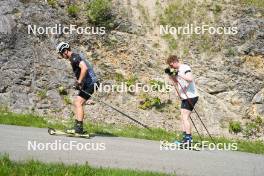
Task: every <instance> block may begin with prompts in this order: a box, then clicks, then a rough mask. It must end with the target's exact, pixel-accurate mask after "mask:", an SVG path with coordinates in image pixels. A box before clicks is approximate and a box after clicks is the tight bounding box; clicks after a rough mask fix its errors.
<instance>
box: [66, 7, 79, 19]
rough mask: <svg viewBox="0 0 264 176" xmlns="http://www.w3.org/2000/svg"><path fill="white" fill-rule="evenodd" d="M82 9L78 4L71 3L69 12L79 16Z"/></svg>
mask: <svg viewBox="0 0 264 176" xmlns="http://www.w3.org/2000/svg"><path fill="white" fill-rule="evenodd" d="M79 11H80V9H79V7H78V6H77V5H70V6H69V7H68V14H69V15H70V16H72V17H77V15H78V13H79Z"/></svg>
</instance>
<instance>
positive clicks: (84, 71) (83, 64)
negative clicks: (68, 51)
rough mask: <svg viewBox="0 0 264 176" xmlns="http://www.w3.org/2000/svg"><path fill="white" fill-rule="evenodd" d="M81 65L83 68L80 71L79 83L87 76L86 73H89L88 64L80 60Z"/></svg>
mask: <svg viewBox="0 0 264 176" xmlns="http://www.w3.org/2000/svg"><path fill="white" fill-rule="evenodd" d="M79 67H80V68H81V73H80V77H79V79H78V82H79V83H82V81H83V79H84V77H85V76H86V73H87V70H88V67H87V65H86V64H85V62H84V61H81V62H80V64H79Z"/></svg>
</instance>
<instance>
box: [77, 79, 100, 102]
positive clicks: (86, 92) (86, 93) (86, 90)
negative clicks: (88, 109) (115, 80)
mask: <svg viewBox="0 0 264 176" xmlns="http://www.w3.org/2000/svg"><path fill="white" fill-rule="evenodd" d="M96 85H97V86H99V82H96V83H94V84H93V85H90V86H86V85H85V86H84V87H83V89H82V90H80V91H79V94H78V96H80V97H82V98H83V99H85V100H88V99H89V98H91V95H92V94H93V93H94V91H95V90H96V89H97V86H96Z"/></svg>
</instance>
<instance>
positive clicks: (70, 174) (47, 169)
mask: <svg viewBox="0 0 264 176" xmlns="http://www.w3.org/2000/svg"><path fill="white" fill-rule="evenodd" d="M0 175H18V176H19V175H35V176H46V175H54V176H55V175H56V176H66V175H67V176H74V175H78V176H86V175H89V176H104V175H112V176H122V175H126V176H138V175H141V176H154V175H155V176H165V175H166V174H162V173H155V172H141V171H135V170H125V169H109V168H93V167H91V166H89V165H88V164H84V165H64V164H63V163H56V164H55V163H51V164H46V163H42V162H39V161H34V160H31V161H25V162H14V161H11V160H10V159H9V157H8V156H7V155H2V156H0Z"/></svg>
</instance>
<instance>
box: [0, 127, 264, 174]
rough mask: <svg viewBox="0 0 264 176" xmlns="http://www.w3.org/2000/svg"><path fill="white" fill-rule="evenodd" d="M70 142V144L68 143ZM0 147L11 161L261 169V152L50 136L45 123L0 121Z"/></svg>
mask: <svg viewBox="0 0 264 176" xmlns="http://www.w3.org/2000/svg"><path fill="white" fill-rule="evenodd" d="M34 142H35V143H34ZM56 143H57V144H56ZM71 143H72V149H70V148H69V147H70V144H71ZM56 145H57V146H56ZM34 147H35V148H34ZM56 147H57V148H56ZM59 147H60V148H59ZM34 149H35V150H34ZM46 149H47V150H46ZM0 153H8V154H9V157H10V158H11V159H12V160H17V161H20V160H27V159H35V160H40V161H43V162H63V163H66V164H72V163H79V164H83V163H86V162H87V163H88V164H89V165H91V166H95V167H100V166H102V167H110V168H126V169H137V170H143V171H146V170H147V171H157V172H165V173H170V174H173V173H176V174H177V175H190V176H198V175H199V176H236V175H237V176H263V175H264V155H256V154H249V153H242V152H234V151H217V150H213V151H209V150H208V149H206V150H203V151H189V150H188V151H186V150H164V148H163V149H162V150H161V149H160V142H159V141H150V140H141V139H130V138H123V137H103V136H95V137H93V138H91V139H82V138H71V137H65V136H51V135H49V134H48V133H47V129H40V128H31V127H18V126H10V125H0Z"/></svg>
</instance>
